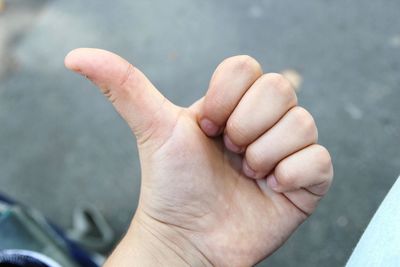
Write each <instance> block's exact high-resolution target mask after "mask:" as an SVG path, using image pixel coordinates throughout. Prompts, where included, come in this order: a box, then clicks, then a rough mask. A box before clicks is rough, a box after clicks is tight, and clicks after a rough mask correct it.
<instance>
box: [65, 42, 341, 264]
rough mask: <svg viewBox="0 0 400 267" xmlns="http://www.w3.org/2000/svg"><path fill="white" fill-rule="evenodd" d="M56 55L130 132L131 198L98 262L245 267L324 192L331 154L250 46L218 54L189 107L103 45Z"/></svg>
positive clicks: (267, 252)
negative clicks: (134, 155) (135, 197)
mask: <svg viewBox="0 0 400 267" xmlns="http://www.w3.org/2000/svg"><path fill="white" fill-rule="evenodd" d="M65 65H66V66H67V68H69V69H71V70H74V71H76V72H78V73H80V74H82V75H84V76H86V77H87V78H88V79H90V80H91V81H92V82H93V83H95V84H96V85H97V86H98V87H99V88H100V90H101V91H102V92H103V93H104V95H105V96H106V97H107V98H108V99H109V100H110V101H111V103H112V104H113V105H114V107H115V109H116V110H117V111H118V112H119V114H120V115H121V116H122V117H123V119H124V120H125V121H126V122H127V123H128V124H129V126H130V128H131V129H132V132H133V133H134V134H135V136H136V139H137V144H138V151H139V155H140V162H141V170H142V183H141V191H140V200H139V205H138V208H137V211H136V214H135V216H134V218H133V220H132V224H131V226H130V227H129V230H128V232H127V234H126V235H125V237H124V238H123V240H122V241H121V242H120V244H119V245H118V247H117V248H116V249H115V251H114V252H113V254H112V255H111V256H110V257H109V259H108V261H107V262H106V266H185V265H186V266H187V265H188V266H251V265H253V264H255V263H257V262H259V261H260V260H262V259H263V258H265V257H266V256H268V255H270V254H271V253H272V252H273V251H275V250H276V249H277V248H278V247H279V246H281V245H282V243H283V242H284V241H285V240H286V239H287V238H288V237H289V236H290V234H291V233H293V231H294V230H295V229H296V228H297V227H298V226H299V225H300V224H301V223H302V222H303V221H304V220H305V219H306V218H307V217H308V216H309V215H310V214H311V213H312V212H313V211H314V209H315V207H316V205H317V203H318V201H319V200H320V199H321V197H323V196H324V195H325V193H326V192H327V191H328V188H329V186H330V184H331V181H332V176H333V169H332V163H331V158H330V156H329V153H328V151H327V150H326V149H325V148H324V147H322V146H320V145H317V144H316V143H317V137H318V134H317V128H316V126H315V123H314V120H313V118H312V116H311V115H310V114H309V113H308V112H307V111H306V110H305V109H304V108H301V107H298V106H297V98H296V94H295V91H294V90H293V88H292V87H291V85H290V83H289V82H288V81H287V80H285V79H284V78H283V77H282V76H281V75H279V74H274V73H269V74H263V72H262V69H261V67H260V65H259V63H257V61H256V60H254V59H253V58H251V57H249V56H235V57H231V58H228V59H226V60H224V61H223V62H222V63H221V64H220V65H219V66H218V67H217V69H216V70H215V72H214V74H213V76H212V78H211V81H210V86H209V89H208V91H207V93H206V95H205V96H204V97H203V98H201V99H199V100H198V101H197V102H195V103H194V104H193V105H191V106H190V107H188V108H184V107H179V106H176V105H174V104H173V103H171V102H170V101H168V99H166V98H165V97H164V96H163V95H162V94H161V93H160V92H159V91H158V90H157V89H156V88H155V87H154V86H153V85H152V84H151V82H150V81H149V80H148V79H147V78H146V77H145V75H144V74H143V73H142V72H141V71H140V70H138V69H137V68H135V67H134V66H132V65H131V64H129V63H128V62H127V61H125V60H124V59H122V58H120V57H119V56H117V55H115V54H112V53H110V52H107V51H104V50H98V49H87V48H83V49H77V50H74V51H72V52H70V53H69V54H68V56H67V57H66V59H65ZM185 78H187V77H182V79H185ZM110 190H112V188H110ZM132 204H133V203H132ZM132 208H133V207H132Z"/></svg>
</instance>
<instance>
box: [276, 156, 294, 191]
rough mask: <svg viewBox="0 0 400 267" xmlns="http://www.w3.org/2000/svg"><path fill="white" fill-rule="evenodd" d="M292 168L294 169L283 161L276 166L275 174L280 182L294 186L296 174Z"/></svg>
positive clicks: (285, 185) (287, 185) (283, 184)
mask: <svg viewBox="0 0 400 267" xmlns="http://www.w3.org/2000/svg"><path fill="white" fill-rule="evenodd" d="M291 170H292V169H291V168H289V167H287V166H286V164H285V163H284V162H282V163H281V164H279V165H278V166H277V167H276V168H275V176H276V179H277V181H278V183H279V184H281V185H282V186H284V187H293V186H294V184H295V180H296V176H295V174H294V173H293V172H292V171H291Z"/></svg>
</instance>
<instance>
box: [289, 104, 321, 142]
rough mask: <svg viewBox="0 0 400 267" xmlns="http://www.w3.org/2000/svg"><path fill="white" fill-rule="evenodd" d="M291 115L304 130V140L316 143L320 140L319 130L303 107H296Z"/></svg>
mask: <svg viewBox="0 0 400 267" xmlns="http://www.w3.org/2000/svg"><path fill="white" fill-rule="evenodd" d="M291 113H292V116H293V117H294V121H295V123H296V125H298V126H299V128H300V129H301V130H302V133H303V134H304V138H306V139H310V140H312V141H315V142H316V141H317V139H318V129H317V125H316V124H315V121H314V118H313V116H312V115H311V114H310V112H308V111H307V110H306V109H305V108H302V107H294V108H293V109H292V112H291Z"/></svg>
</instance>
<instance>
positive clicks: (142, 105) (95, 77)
mask: <svg viewBox="0 0 400 267" xmlns="http://www.w3.org/2000/svg"><path fill="white" fill-rule="evenodd" d="M65 66H66V67H67V68H68V69H70V70H73V71H75V72H77V73H80V74H82V75H84V76H86V77H87V78H88V79H89V80H91V81H92V82H93V83H94V84H95V85H96V86H97V87H99V88H100V90H101V91H102V93H103V94H104V95H105V96H106V97H107V98H108V99H109V100H110V102H111V103H112V104H113V105H114V108H115V109H116V110H117V112H118V113H119V114H120V115H121V116H122V117H123V119H124V120H125V121H126V122H127V123H128V124H129V126H130V127H131V129H132V131H133V132H134V134H135V135H136V137H137V139H138V142H141V140H148V139H149V138H150V137H151V136H153V134H156V133H160V134H161V133H165V132H167V131H166V130H167V129H166V127H169V126H171V125H173V122H174V121H175V119H176V107H175V106H174V105H173V104H172V103H171V102H169V101H168V100H167V99H166V98H165V97H164V96H163V95H162V94H161V93H160V92H159V91H158V90H157V89H156V88H155V87H154V86H153V84H152V83H151V82H150V81H149V80H148V79H147V78H146V76H145V75H144V74H143V73H142V72H141V71H140V70H138V69H137V68H135V67H134V66H132V65H131V64H130V63H129V62H127V61H126V60H124V59H123V58H121V57H119V56H117V55H115V54H113V53H111V52H108V51H105V50H100V49H92V48H79V49H75V50H73V51H71V52H70V53H69V54H68V55H67V56H66V57H65Z"/></svg>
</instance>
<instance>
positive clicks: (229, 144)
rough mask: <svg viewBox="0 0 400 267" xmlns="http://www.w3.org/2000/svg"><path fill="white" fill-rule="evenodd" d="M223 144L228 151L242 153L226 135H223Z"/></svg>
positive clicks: (241, 149)
mask: <svg viewBox="0 0 400 267" xmlns="http://www.w3.org/2000/svg"><path fill="white" fill-rule="evenodd" d="M224 143H225V146H226V148H227V149H229V150H230V151H232V152H235V153H240V152H242V151H243V148H241V147H239V146H237V145H235V144H234V143H233V142H232V141H231V139H230V138H229V137H228V135H226V134H225V135H224Z"/></svg>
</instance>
